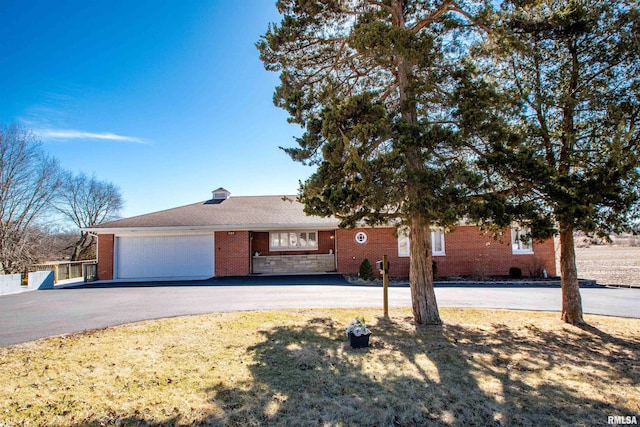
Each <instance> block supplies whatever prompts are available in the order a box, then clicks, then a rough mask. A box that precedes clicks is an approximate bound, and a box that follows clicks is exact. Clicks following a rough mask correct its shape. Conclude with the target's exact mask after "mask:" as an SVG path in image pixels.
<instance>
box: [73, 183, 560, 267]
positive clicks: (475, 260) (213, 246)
mask: <svg viewBox="0 0 640 427" xmlns="http://www.w3.org/2000/svg"><path fill="white" fill-rule="evenodd" d="M338 222H339V221H338V220H337V219H335V218H321V217H312V216H307V215H306V214H305V213H304V211H303V206H302V204H300V203H299V202H297V201H296V200H295V196H288V197H283V196H249V197H230V193H229V192H228V191H227V190H225V189H223V188H219V189H217V190H215V191H214V192H213V198H212V199H210V200H207V201H204V202H200V203H195V204H191V205H187V206H182V207H178V208H174V209H168V210H163V211H159V212H154V213H150V214H146V215H140V216H136V217H132V218H125V219H120V220H116V221H112V222H109V223H104V224H101V225H99V226H96V227H92V228H86V229H85V231H88V232H91V233H92V234H95V235H97V236H98V249H97V251H98V269H97V275H98V279H99V280H162V279H166V280H175V279H205V278H210V277H214V276H246V275H251V274H291V273H315V272H337V273H341V274H357V273H358V270H359V267H360V264H361V263H362V261H363V260H364V259H365V258H367V259H369V261H370V262H371V263H372V264H373V263H375V261H376V260H379V259H382V256H383V255H387V256H388V257H389V262H390V272H389V274H390V276H393V277H399V278H406V277H408V276H409V244H410V242H409V239H408V236H407V233H406V231H405V230H402V229H397V228H395V227H375V228H356V229H353V230H344V229H340V228H338ZM523 232H525V230H521V229H520V228H518V227H512V228H511V229H510V230H507V231H506V233H505V237H503V238H502V239H494V238H493V237H492V236H490V235H484V234H483V233H482V232H481V230H480V228H479V227H477V226H474V225H460V226H458V227H456V228H455V229H454V230H453V231H451V232H448V231H447V232H445V231H440V230H435V231H433V232H432V244H433V254H434V261H435V262H436V263H437V274H438V276H469V275H478V276H494V275H507V274H508V273H509V269H510V267H520V268H521V269H522V272H523V274H524V275H528V274H529V273H530V272H542V270H545V271H546V273H547V274H548V275H555V273H556V269H555V250H554V243H553V240H547V241H544V242H528V241H523V240H522V239H521V238H520V237H519V236H520V234H521V233H523ZM509 233H510V234H511V236H509Z"/></svg>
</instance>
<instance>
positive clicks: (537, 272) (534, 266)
mask: <svg viewBox="0 0 640 427" xmlns="http://www.w3.org/2000/svg"><path fill="white" fill-rule="evenodd" d="M544 267H545V265H544V261H543V260H541V259H540V258H537V257H536V258H533V259H532V260H531V262H530V263H529V276H530V277H544V276H545V268H544Z"/></svg>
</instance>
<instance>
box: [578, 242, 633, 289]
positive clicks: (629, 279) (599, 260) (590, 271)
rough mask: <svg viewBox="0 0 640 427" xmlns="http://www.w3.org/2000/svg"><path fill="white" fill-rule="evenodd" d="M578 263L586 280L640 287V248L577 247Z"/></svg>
mask: <svg viewBox="0 0 640 427" xmlns="http://www.w3.org/2000/svg"><path fill="white" fill-rule="evenodd" d="M576 263H577V266H578V273H579V275H580V277H583V278H585V279H595V280H596V281H597V282H598V283H599V284H601V285H626V286H638V287H640V247H634V246H609V245H598V246H590V247H583V248H580V247H577V248H576Z"/></svg>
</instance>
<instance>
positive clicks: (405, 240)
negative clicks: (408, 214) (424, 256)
mask: <svg viewBox="0 0 640 427" xmlns="http://www.w3.org/2000/svg"><path fill="white" fill-rule="evenodd" d="M431 251H432V253H433V255H435V256H445V255H446V254H445V251H444V230H442V229H440V228H436V229H433V230H431ZM409 254H410V243H409V229H408V228H399V229H398V256H399V257H408V256H409Z"/></svg>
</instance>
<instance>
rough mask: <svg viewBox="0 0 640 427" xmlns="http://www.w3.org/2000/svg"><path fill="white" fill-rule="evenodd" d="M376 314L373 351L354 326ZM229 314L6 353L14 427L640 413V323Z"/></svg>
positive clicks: (3, 415) (3, 392)
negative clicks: (429, 322) (353, 341)
mask: <svg viewBox="0 0 640 427" xmlns="http://www.w3.org/2000/svg"><path fill="white" fill-rule="evenodd" d="M357 315H363V316H364V317H365V318H366V319H367V324H368V325H369V327H370V329H371V330H372V332H373V334H372V337H371V347H369V348H368V349H360V350H353V349H351V348H350V347H349V346H348V344H347V339H346V336H345V335H344V328H345V327H346V326H347V325H348V323H349V322H350V321H351V320H353V318H354V317H355V316H357ZM378 315H379V311H373V310H353V309H336V310H295V311H294V310H291V311H265V312H245V313H223V314H212V315H205V316H194V317H182V318H172V319H163V320H158V321H148V322H141V323H136V324H130V325H125V326H121V327H115V328H108V329H103V330H97V331H90V332H86V333H81V334H74V335H69V336H62V337H53V338H48V339H44V340H40V341H37V342H33V343H28V344H24V345H19V346H15V347H11V348H5V349H0V384H2V386H1V387H0V425H2V424H5V425H10V426H19V425H51V426H73V425H78V426H101V425H126V426H147V425H149V426H160V425H167V426H169V425H178V426H181V425H185V426H186V425H242V426H245V425H284V426H287V425H291V426H294V425H295V426H297V425H309V426H313V425H320V426H343V425H344V426H347V425H403V426H411V425H415V426H421V425H483V426H484V425H491V426H499V425H504V426H506V425H525V426H527V425H585V426H590V425H601V424H606V423H607V417H608V416H615V415H639V414H640V360H639V359H640V336H639V332H638V331H640V320H638V319H620V318H611V317H599V316H586V320H587V321H588V322H589V323H590V324H591V325H592V326H590V327H588V328H584V329H580V328H576V327H573V326H569V325H566V324H564V323H562V322H560V321H559V320H558V317H559V316H558V314H557V313H537V312H536V313H533V312H516V311H499V310H461V309H442V310H441V316H442V318H443V320H444V322H445V325H444V326H442V327H416V326H415V325H414V324H413V322H412V318H411V315H410V311H408V310H396V311H394V312H393V313H392V317H391V320H390V321H385V320H383V319H381V318H379V317H377V316H378Z"/></svg>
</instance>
